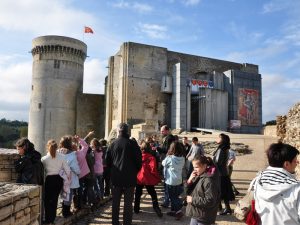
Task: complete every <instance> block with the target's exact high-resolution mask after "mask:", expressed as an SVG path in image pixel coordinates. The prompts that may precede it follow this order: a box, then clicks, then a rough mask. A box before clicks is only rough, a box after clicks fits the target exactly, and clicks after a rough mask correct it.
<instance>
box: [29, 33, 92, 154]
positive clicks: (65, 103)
mask: <svg viewBox="0 0 300 225" xmlns="http://www.w3.org/2000/svg"><path fill="white" fill-rule="evenodd" d="M32 45H33V48H32V56H33V67H32V91H31V98H30V113H29V128H28V136H29V139H30V140H31V141H32V142H33V143H34V145H35V147H36V149H37V150H38V151H40V152H41V153H42V154H44V153H45V145H46V142H47V141H48V140H49V139H55V140H56V141H59V140H60V138H61V137H62V136H63V135H66V134H75V131H76V127H75V126H76V101H77V100H76V99H77V95H78V93H82V86H83V67H84V65H83V63H84V60H85V57H86V49H87V47H86V45H85V44H84V43H83V42H81V41H79V40H76V39H73V38H68V37H60V36H43V37H38V38H36V39H34V40H33V42H32Z"/></svg>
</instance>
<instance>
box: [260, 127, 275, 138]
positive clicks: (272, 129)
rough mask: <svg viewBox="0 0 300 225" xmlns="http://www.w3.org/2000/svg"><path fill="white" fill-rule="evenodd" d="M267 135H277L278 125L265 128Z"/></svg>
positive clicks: (264, 131) (264, 132)
mask: <svg viewBox="0 0 300 225" xmlns="http://www.w3.org/2000/svg"><path fill="white" fill-rule="evenodd" d="M263 134H264V135H265V136H271V137H277V125H268V126H265V127H264V128H263Z"/></svg>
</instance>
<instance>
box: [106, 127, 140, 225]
mask: <svg viewBox="0 0 300 225" xmlns="http://www.w3.org/2000/svg"><path fill="white" fill-rule="evenodd" d="M117 131H118V134H119V136H118V138H117V139H116V140H115V141H114V142H113V143H112V144H111V145H110V146H109V147H108V150H107V154H106V164H107V167H109V168H110V169H111V182H112V224H113V225H119V224H120V223H119V213H120V201H121V197H122V194H124V212H123V224H124V225H131V224H132V202H133V197H134V188H135V186H136V176H137V173H138V172H139V170H140V169H141V167H142V153H141V150H140V148H139V146H138V145H137V143H136V142H134V141H132V140H130V139H129V134H128V125H127V124H126V123H120V124H119V125H118V126H117Z"/></svg>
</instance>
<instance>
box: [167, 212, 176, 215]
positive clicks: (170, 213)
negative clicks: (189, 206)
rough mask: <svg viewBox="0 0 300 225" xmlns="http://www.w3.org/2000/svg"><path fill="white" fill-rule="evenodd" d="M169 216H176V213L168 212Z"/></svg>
mask: <svg viewBox="0 0 300 225" xmlns="http://www.w3.org/2000/svg"><path fill="white" fill-rule="evenodd" d="M167 215H168V216H176V212H174V211H170V212H167Z"/></svg>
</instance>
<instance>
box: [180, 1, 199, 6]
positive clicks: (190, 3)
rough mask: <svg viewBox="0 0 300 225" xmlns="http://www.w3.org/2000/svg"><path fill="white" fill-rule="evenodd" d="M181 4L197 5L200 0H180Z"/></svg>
mask: <svg viewBox="0 0 300 225" xmlns="http://www.w3.org/2000/svg"><path fill="white" fill-rule="evenodd" d="M182 2H183V4H185V5H187V6H193V5H198V4H199V3H200V2H201V0H182Z"/></svg>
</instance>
